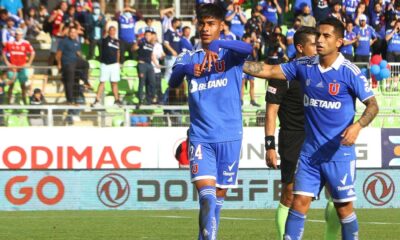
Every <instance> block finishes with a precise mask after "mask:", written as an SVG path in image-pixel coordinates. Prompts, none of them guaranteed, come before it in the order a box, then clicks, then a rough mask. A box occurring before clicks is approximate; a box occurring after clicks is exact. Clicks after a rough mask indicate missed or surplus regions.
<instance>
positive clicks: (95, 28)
mask: <svg viewBox="0 0 400 240" xmlns="http://www.w3.org/2000/svg"><path fill="white" fill-rule="evenodd" d="M88 21H89V24H88V27H89V28H88V29H87V31H88V37H89V55H88V59H94V58H95V56H94V55H95V54H94V53H95V48H96V46H97V47H98V49H99V54H100V55H101V50H102V47H101V39H102V38H103V32H104V28H105V26H106V23H107V22H106V17H105V16H104V15H103V14H102V13H101V10H100V5H99V4H98V3H94V4H93V13H92V14H90V13H89V20H88Z"/></svg>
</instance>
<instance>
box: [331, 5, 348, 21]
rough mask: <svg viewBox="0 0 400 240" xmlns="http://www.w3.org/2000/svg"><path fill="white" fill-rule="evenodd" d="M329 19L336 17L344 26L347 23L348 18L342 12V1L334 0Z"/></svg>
mask: <svg viewBox="0 0 400 240" xmlns="http://www.w3.org/2000/svg"><path fill="white" fill-rule="evenodd" d="M329 17H334V18H336V19H338V20H339V21H341V22H342V23H343V24H345V23H346V16H345V15H344V14H343V11H342V2H341V0H334V1H333V2H332V3H331V13H330V14H329Z"/></svg>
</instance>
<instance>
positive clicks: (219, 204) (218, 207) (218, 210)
mask: <svg viewBox="0 0 400 240" xmlns="http://www.w3.org/2000/svg"><path fill="white" fill-rule="evenodd" d="M224 199H225V198H224V197H217V205H216V207H215V219H216V220H217V228H218V226H219V215H220V213H221V208H222V205H224Z"/></svg>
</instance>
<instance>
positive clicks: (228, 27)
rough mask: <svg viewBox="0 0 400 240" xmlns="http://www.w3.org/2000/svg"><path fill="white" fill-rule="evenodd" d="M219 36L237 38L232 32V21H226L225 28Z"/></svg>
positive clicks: (227, 38) (230, 38)
mask: <svg viewBox="0 0 400 240" xmlns="http://www.w3.org/2000/svg"><path fill="white" fill-rule="evenodd" d="M219 38H220V39H221V40H236V35H235V34H234V33H233V32H231V22H229V21H226V20H225V21H224V30H222V31H221V34H220V37H219Z"/></svg>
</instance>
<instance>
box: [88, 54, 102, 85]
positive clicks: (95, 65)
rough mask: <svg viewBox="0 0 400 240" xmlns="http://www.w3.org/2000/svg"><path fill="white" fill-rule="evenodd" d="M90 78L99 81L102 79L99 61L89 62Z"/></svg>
mask: <svg viewBox="0 0 400 240" xmlns="http://www.w3.org/2000/svg"><path fill="white" fill-rule="evenodd" d="M89 68H90V69H89V78H94V79H95V80H99V77H100V62H99V61H97V60H94V59H92V60H89Z"/></svg>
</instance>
